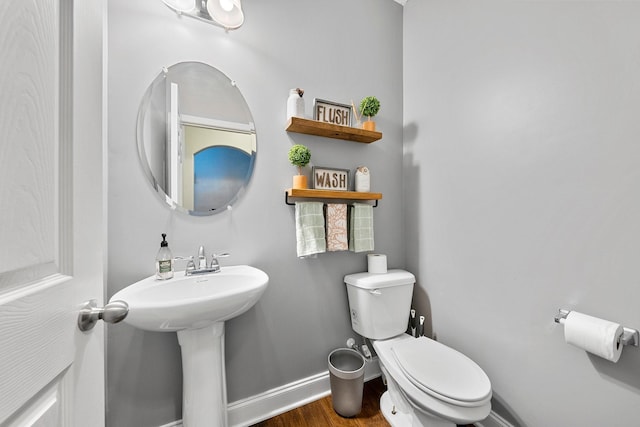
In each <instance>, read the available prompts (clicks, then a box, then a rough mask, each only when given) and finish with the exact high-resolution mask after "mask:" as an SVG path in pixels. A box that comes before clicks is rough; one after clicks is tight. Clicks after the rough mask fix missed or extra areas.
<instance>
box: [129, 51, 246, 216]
mask: <svg viewBox="0 0 640 427" xmlns="http://www.w3.org/2000/svg"><path fill="white" fill-rule="evenodd" d="M137 140H138V141H137V142H138V154H139V155H140V160H141V163H142V167H143V169H144V171H145V174H146V175H147V177H148V178H149V180H150V182H151V185H152V186H153V188H154V189H155V190H156V191H157V192H158V194H159V195H160V197H161V198H162V199H163V200H165V202H166V203H167V204H169V206H171V208H173V209H176V210H180V211H183V212H187V213H189V214H191V215H213V214H215V213H217V212H221V211H224V210H225V209H227V208H228V207H229V206H231V205H232V204H233V203H234V202H235V201H236V200H237V199H238V197H239V196H240V195H241V194H242V192H243V191H244V189H245V187H246V186H247V184H248V183H249V180H250V179H251V175H252V173H253V166H254V163H255V159H256V153H257V142H256V131H255V126H254V123H253V118H252V116H251V111H250V110H249V106H248V105H247V103H246V101H245V100H244V97H243V96H242V93H240V90H239V89H238V88H237V87H236V85H235V82H234V81H232V80H230V79H229V78H228V77H227V76H226V75H224V74H223V73H222V72H220V71H219V70H217V69H216V68H214V67H211V66H209V65H207V64H203V63H201V62H181V63H178V64H175V65H172V66H171V67H169V68H164V69H163V70H162V71H161V72H160V74H159V75H158V76H157V77H156V78H155V79H154V80H153V82H151V85H150V86H149V88H148V89H147V91H146V93H145V95H144V97H143V99H142V103H141V104H140V110H139V111H138V123H137Z"/></svg>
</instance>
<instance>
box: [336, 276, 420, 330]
mask: <svg viewBox="0 0 640 427" xmlns="http://www.w3.org/2000/svg"><path fill="white" fill-rule="evenodd" d="M415 281H416V278H415V276H414V275H413V274H411V273H409V272H408V271H404V270H389V271H388V272H387V273H381V274H376V273H356V274H349V275H347V276H344V282H345V284H346V285H347V295H348V297H349V309H350V311H351V328H352V329H353V330H354V331H355V332H357V333H358V334H360V335H362V336H363V337H366V338H371V339H386V338H391V337H394V336H396V335H399V334H401V333H403V332H404V331H406V330H407V325H408V322H409V310H410V309H411V297H412V295H413V284H414V283H415Z"/></svg>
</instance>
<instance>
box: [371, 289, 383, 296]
mask: <svg viewBox="0 0 640 427" xmlns="http://www.w3.org/2000/svg"><path fill="white" fill-rule="evenodd" d="M369 293H370V294H371V295H376V296H378V295H382V291H380V289H371V290H370V291H369Z"/></svg>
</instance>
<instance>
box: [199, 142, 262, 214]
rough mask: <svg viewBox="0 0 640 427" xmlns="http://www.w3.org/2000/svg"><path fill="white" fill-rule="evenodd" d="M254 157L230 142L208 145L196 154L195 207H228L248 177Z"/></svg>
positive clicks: (206, 208) (202, 208)
mask: <svg viewBox="0 0 640 427" xmlns="http://www.w3.org/2000/svg"><path fill="white" fill-rule="evenodd" d="M252 160H253V159H252V157H251V156H250V155H249V154H247V153H246V152H245V151H243V150H239V149H237V148H234V147H228V146H221V145H218V146H214V147H208V148H205V149H204V150H201V151H199V152H197V153H196V154H195V155H194V210H195V211H197V212H206V211H208V212H210V211H214V210H215V209H220V208H221V207H222V208H226V207H227V206H228V205H229V204H231V202H232V201H233V199H234V198H235V197H236V195H237V194H238V192H239V191H240V190H241V189H242V187H243V186H244V185H245V182H246V181H247V171H251V170H252V169H253V168H252V167H251V166H252V165H251V162H252Z"/></svg>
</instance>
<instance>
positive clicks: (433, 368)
mask: <svg viewBox="0 0 640 427" xmlns="http://www.w3.org/2000/svg"><path fill="white" fill-rule="evenodd" d="M392 351H393V355H394V357H395V359H396V361H397V362H398V364H399V366H400V368H401V369H402V371H403V372H404V373H405V375H406V376H407V378H408V379H409V380H410V381H411V382H412V383H413V384H414V385H415V386H416V387H418V388H419V389H421V390H423V391H424V392H426V393H429V394H431V395H434V394H436V395H441V396H444V397H446V398H449V399H453V400H457V401H461V402H477V401H480V400H485V399H487V398H488V397H489V396H490V395H491V382H490V381H489V377H487V374H485V373H484V371H483V370H482V368H480V366H478V365H477V364H476V363H475V362H474V361H473V360H471V359H469V358H468V357H467V356H465V355H464V354H462V353H460V352H458V351H456V350H454V349H452V348H449V347H447V346H445V345H443V344H440V343H439V342H437V341H434V340H431V339H429V338H426V337H420V338H416V339H409V340H402V341H401V342H398V343H396V344H394V346H393V348H392Z"/></svg>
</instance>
